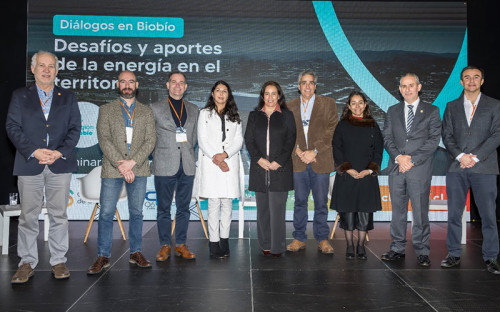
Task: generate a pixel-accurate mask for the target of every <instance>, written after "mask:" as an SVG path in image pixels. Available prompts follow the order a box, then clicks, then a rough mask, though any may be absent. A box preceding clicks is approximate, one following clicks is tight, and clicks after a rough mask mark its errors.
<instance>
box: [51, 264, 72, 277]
mask: <svg viewBox="0 0 500 312" xmlns="http://www.w3.org/2000/svg"><path fill="white" fill-rule="evenodd" d="M52 274H54V278H55V279H65V278H68V277H69V270H68V267H67V266H66V263H63V262H61V263H58V264H56V265H54V266H53V267H52Z"/></svg>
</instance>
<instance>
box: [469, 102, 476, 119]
mask: <svg viewBox="0 0 500 312" xmlns="http://www.w3.org/2000/svg"><path fill="white" fill-rule="evenodd" d="M471 104H472V113H470V118H469V121H472V117H474V113H475V112H476V108H477V104H476V105H474V103H472V102H471Z"/></svg>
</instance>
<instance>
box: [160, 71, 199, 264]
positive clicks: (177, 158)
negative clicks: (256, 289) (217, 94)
mask: <svg viewBox="0 0 500 312" xmlns="http://www.w3.org/2000/svg"><path fill="white" fill-rule="evenodd" d="M167 89H168V97H167V98H166V99H163V100H161V101H158V102H156V103H153V104H151V108H152V109H153V113H154V116H155V122H156V149H155V151H154V153H153V174H154V176H155V188H156V198H157V201H158V207H157V223H158V236H159V238H160V245H161V248H160V251H159V252H158V254H157V255H156V261H165V260H167V259H168V257H169V256H170V251H171V248H170V243H171V234H170V233H171V229H172V220H171V217H170V207H171V205H172V200H173V196H174V192H175V206H176V208H177V212H176V214H175V218H176V227H175V245H176V246H175V255H176V256H180V257H182V258H184V259H195V258H196V255H195V254H194V253H192V252H191V251H190V250H189V249H188V247H187V246H186V234H187V228H188V225H189V216H190V212H189V204H190V202H191V194H192V191H193V182H194V173H195V168H196V165H195V159H194V146H195V144H196V141H197V138H196V125H197V124H198V107H197V106H196V105H194V104H192V103H189V102H188V101H186V100H184V99H183V97H184V92H185V91H186V89H187V83H186V76H185V75H184V74H183V73H181V72H172V73H170V75H169V77H168V81H167Z"/></svg>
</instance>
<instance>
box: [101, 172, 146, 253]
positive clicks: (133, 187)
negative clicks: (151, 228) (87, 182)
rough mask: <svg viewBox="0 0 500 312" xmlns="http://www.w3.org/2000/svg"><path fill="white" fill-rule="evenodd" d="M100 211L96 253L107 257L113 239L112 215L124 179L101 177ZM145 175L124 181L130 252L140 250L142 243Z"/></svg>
mask: <svg viewBox="0 0 500 312" xmlns="http://www.w3.org/2000/svg"><path fill="white" fill-rule="evenodd" d="M101 181H102V182H101V198H100V202H101V211H100V213H99V232H98V237H97V255H98V256H104V257H109V256H110V255H111V244H112V241H113V217H114V215H115V210H116V204H117V202H118V197H119V195H120V191H121V189H122V186H123V182H124V181H125V180H124V179H123V178H102V179H101ZM146 182H147V177H137V176H136V177H135V180H134V182H132V183H126V182H125V187H126V188H127V199H128V211H129V230H128V236H129V244H130V253H134V252H136V251H141V244H142V219H143V216H142V206H143V204H144V199H145V197H146Z"/></svg>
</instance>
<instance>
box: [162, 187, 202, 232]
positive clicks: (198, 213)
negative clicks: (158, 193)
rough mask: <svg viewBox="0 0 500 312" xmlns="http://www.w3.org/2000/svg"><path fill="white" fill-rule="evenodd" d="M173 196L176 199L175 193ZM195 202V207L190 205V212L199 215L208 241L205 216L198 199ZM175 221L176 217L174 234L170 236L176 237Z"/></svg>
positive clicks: (173, 224)
mask: <svg viewBox="0 0 500 312" xmlns="http://www.w3.org/2000/svg"><path fill="white" fill-rule="evenodd" d="M173 196H174V198H175V193H174V195H173ZM195 201H196V204H195V205H191V203H190V206H189V211H190V213H192V214H194V215H197V216H198V217H199V218H200V221H201V226H202V227H203V232H205V237H206V238H207V239H208V231H207V226H206V224H205V219H203V214H202V213H201V208H200V202H199V201H198V200H197V199H195ZM195 207H196V208H197V210H194V208H195ZM175 220H176V217H174V220H173V221H172V232H171V233H170V235H174V233H175Z"/></svg>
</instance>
